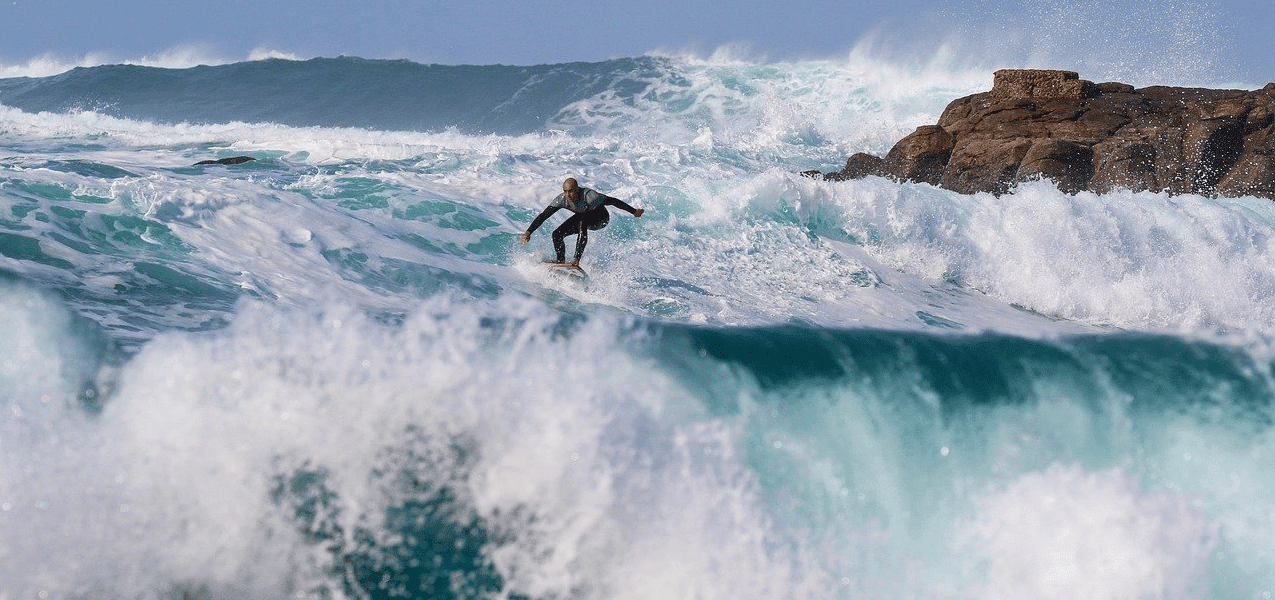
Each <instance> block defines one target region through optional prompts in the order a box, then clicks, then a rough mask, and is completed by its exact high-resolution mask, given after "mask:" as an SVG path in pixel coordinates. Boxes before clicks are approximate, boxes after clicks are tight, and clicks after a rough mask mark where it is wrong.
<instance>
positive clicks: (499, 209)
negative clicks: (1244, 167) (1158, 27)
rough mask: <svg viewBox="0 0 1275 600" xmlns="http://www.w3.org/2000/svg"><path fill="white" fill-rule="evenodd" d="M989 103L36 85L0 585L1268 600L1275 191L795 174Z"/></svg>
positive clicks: (980, 82)
mask: <svg viewBox="0 0 1275 600" xmlns="http://www.w3.org/2000/svg"><path fill="white" fill-rule="evenodd" d="M990 79H991V76H990V74H989V73H984V72H976V71H971V72H964V71H961V70H958V69H952V68H946V67H945V68H937V67H932V68H931V69H930V70H928V71H923V70H913V71H909V70H907V69H899V68H896V67H892V66H891V65H889V64H885V63H879V62H877V63H872V62H867V63H865V62H863V60H861V59H850V60H847V61H843V62H799V63H786V64H755V63H746V62H729V61H701V60H692V59H681V58H660V57H643V58H634V59H620V60H615V61H608V62H602V63H578V64H571V65H547V66H539V67H497V66H490V67H439V66H426V65H417V64H412V63H408V62H403V61H372V60H363V59H356V58H341V59H319V60H314V61H304V62H301V61H282V60H268V61H256V62H249V63H239V64H233V65H222V66H217V67H194V68H189V69H154V68H145V67H135V66H103V67H93V68H87V69H76V70H73V71H70V72H67V73H64V74H62V75H58V76H53V77H45V78H20V79H7V80H0V105H2V106H0V332H3V334H4V335H3V336H0V453H3V456H4V457H5V460H4V461H3V463H0V464H2V466H0V598H6V599H7V598H31V597H37V598H103V597H111V598H115V597H118V598H172V599H174V600H175V599H178V598H209V599H213V598H217V599H220V598H280V597H285V596H290V597H297V598H399V597H413V598H534V599H550V598H630V597H631V598H653V597H669V598H768V599H769V598H803V599H804V598H911V597H944V598H1022V597H1035V598H1055V597H1056V598H1077V597H1083V598H1147V597H1154V598H1263V597H1267V596H1268V595H1269V593H1270V592H1271V591H1272V589H1273V588H1275V568H1273V567H1275V541H1273V540H1272V538H1271V536H1270V535H1269V532H1270V531H1271V530H1272V528H1273V526H1275V513H1272V512H1271V509H1270V506H1269V502H1268V501H1267V500H1266V499H1267V498H1269V497H1271V496H1272V495H1273V494H1272V492H1275V489H1272V488H1275V478H1272V476H1271V473H1272V472H1273V471H1275V470H1273V469H1272V467H1275V458H1272V457H1273V456H1275V455H1272V450H1273V449H1272V447H1271V444H1272V437H1271V422H1272V417H1273V415H1272V406H1271V401H1272V398H1275V390H1273V380H1272V364H1273V360H1272V356H1273V354H1272V344H1271V335H1272V333H1273V332H1275V304H1273V303H1272V302H1271V300H1270V299H1271V298H1272V296H1273V295H1275V275H1272V274H1273V273H1275V268H1273V267H1275V265H1272V264H1271V262H1272V259H1271V258H1270V256H1271V255H1272V253H1271V247H1270V246H1271V243H1272V239H1275V238H1273V236H1272V234H1273V233H1275V205H1272V204H1271V203H1270V202H1269V201H1268V200H1262V199H1255V198H1239V199H1208V198H1201V197H1195V196H1175V197H1170V196H1166V195H1158V194H1148V193H1142V194H1132V193H1127V192H1116V193H1112V194H1107V195H1102V196H1099V195H1093V194H1079V195H1076V196H1068V195H1065V194H1062V193H1060V192H1058V191H1057V190H1056V189H1055V188H1054V187H1053V186H1052V185H1050V184H1049V183H1047V182H1032V183H1027V184H1023V185H1021V186H1020V187H1019V188H1017V189H1016V190H1014V192H1013V193H1011V194H1008V195H1006V196H1004V197H1001V198H993V197H991V196H986V195H974V196H961V195H957V194H952V193H950V192H947V191H944V190H939V189H936V188H933V187H930V186H926V185H921V184H900V183H895V182H890V181H885V180H881V179H865V180H860V181H847V182H825V181H819V180H814V179H809V178H804V177H801V176H800V175H798V173H799V172H800V171H803V170H806V169H820V170H825V171H828V170H835V169H837V168H839V167H840V164H841V163H842V162H843V161H844V160H845V157H846V156H848V155H849V154H851V153H853V152H856V151H861V150H866V151H871V152H877V153H883V152H884V151H885V150H886V149H888V148H889V146H890V145H891V144H892V143H893V141H894V140H897V139H899V138H900V137H902V136H903V135H906V134H907V133H908V132H910V131H911V130H912V129H913V128H914V127H916V126H918V125H921V124H927V123H933V122H935V120H936V119H937V116H938V114H939V113H940V112H941V111H942V109H943V107H944V106H945V105H946V104H947V102H949V101H950V100H952V99H954V98H956V97H959V96H961V95H965V94H969V93H973V92H976V91H981V90H983V89H986V88H987V87H988V86H989V85H990ZM239 155H247V156H252V157H253V158H255V159H256V160H254V161H251V162H248V163H244V164H241V165H230V166H226V165H210V166H192V165H193V164H194V163H195V162H197V161H200V160H204V159H208V158H221V157H229V156H239ZM567 176H573V177H576V178H578V179H580V181H581V182H582V183H583V184H584V185H587V186H591V187H595V188H597V189H599V190H600V191H603V192H605V193H608V194H610V195H613V196H616V197H619V198H621V199H624V200H625V201H626V202H629V203H630V204H632V205H634V206H637V207H641V208H645V209H646V211H647V212H646V214H645V216H644V217H642V218H640V219H634V218H632V217H630V216H629V215H627V214H624V213H615V214H614V215H613V218H612V220H611V224H610V225H609V226H608V227H607V228H605V229H604V230H602V231H599V232H595V233H594V234H593V235H591V236H590V244H589V249H588V251H587V253H586V254H585V257H584V260H583V262H582V265H583V267H584V268H585V269H586V270H588V271H589V273H590V277H589V278H588V279H587V280H584V281H578V280H575V279H568V278H558V277H553V276H551V275H550V274H549V273H547V272H545V271H544V270H543V269H542V267H541V266H540V264H539V263H540V260H541V259H542V258H545V257H547V256H548V255H549V253H550V252H551V249H550V244H549V235H548V232H549V231H550V230H551V228H552V227H553V226H556V224H557V223H558V222H560V221H561V220H562V218H563V216H562V215H557V216H555V217H554V218H553V219H551V221H550V223H548V224H546V225H545V228H544V229H542V230H540V231H538V232H536V235H535V236H534V237H533V239H532V243H531V244H530V245H528V246H526V247H523V246H520V245H518V244H517V237H518V235H519V233H520V232H521V231H523V230H524V229H525V228H526V226H527V224H528V223H529V222H530V221H531V219H532V218H534V217H535V215H536V214H538V213H539V211H540V210H541V209H542V208H543V207H544V205H545V204H547V203H548V201H549V200H550V199H551V198H552V197H553V195H555V194H556V193H557V190H558V186H559V185H560V182H561V180H562V179H563V178H565V177H567Z"/></svg>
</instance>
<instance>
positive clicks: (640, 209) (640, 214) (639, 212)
mask: <svg viewBox="0 0 1275 600" xmlns="http://www.w3.org/2000/svg"><path fill="white" fill-rule="evenodd" d="M644 212H646V209H645V208H639V209H635V210H634V211H633V216H635V217H640V216H642V213H644Z"/></svg>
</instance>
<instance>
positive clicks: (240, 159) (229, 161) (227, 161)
mask: <svg viewBox="0 0 1275 600" xmlns="http://www.w3.org/2000/svg"><path fill="white" fill-rule="evenodd" d="M250 160H257V159H255V158H253V157H251V156H231V157H229V158H218V159H215V160H214V159H211V158H210V159H208V160H201V161H199V162H197V163H195V166H196V167H198V166H199V165H237V164H241V163H246V162H248V161H250Z"/></svg>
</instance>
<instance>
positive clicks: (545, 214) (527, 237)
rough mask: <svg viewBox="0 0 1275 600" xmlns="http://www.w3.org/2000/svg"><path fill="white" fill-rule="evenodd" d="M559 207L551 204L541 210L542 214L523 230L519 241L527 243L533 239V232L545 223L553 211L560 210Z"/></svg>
mask: <svg viewBox="0 0 1275 600" xmlns="http://www.w3.org/2000/svg"><path fill="white" fill-rule="evenodd" d="M558 208H559V207H557V206H550V207H548V208H545V209H544V210H543V211H541V212H540V214H539V215H538V216H537V217H536V218H535V219H534V220H532V221H531V226H529V227H527V230H526V231H524V232H522V237H521V238H518V243H520V244H526V243H527V242H529V241H531V234H532V233H533V232H535V231H536V229H539V228H540V226H541V225H544V222H545V219H548V218H549V216H550V215H552V214H553V213H556V212H558Z"/></svg>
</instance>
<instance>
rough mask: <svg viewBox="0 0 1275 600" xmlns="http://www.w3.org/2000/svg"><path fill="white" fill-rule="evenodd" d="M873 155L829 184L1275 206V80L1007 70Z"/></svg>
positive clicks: (858, 158) (853, 160)
mask: <svg viewBox="0 0 1275 600" xmlns="http://www.w3.org/2000/svg"><path fill="white" fill-rule="evenodd" d="M874 159H875V157H871V156H870V155H864V154H858V155H856V156H855V157H851V161H848V162H847V164H846V168H845V169H843V170H842V171H841V172H839V173H830V174H828V175H826V177H827V178H829V179H851V178H857V177H863V176H866V175H869V174H871V175H881V176H885V177H892V178H895V179H899V180H906V181H917V182H926V183H931V184H935V185H939V186H942V187H945V188H948V189H951V190H954V191H957V192H961V193H967V194H969V193H977V192H991V193H994V194H1002V193H1005V192H1007V191H1008V190H1010V189H1011V188H1012V186H1014V185H1016V184H1017V183H1020V182H1023V181H1027V180H1030V179H1034V178H1038V177H1044V178H1048V179H1050V180H1052V181H1053V182H1055V184H1056V185H1057V186H1058V188H1059V189H1060V190H1063V191H1065V192H1068V193H1077V192H1081V191H1086V190H1090V191H1096V192H1099V193H1106V192H1110V191H1112V190H1116V189H1128V190H1133V191H1154V192H1160V191H1165V192H1169V193H1171V194H1183V193H1195V194H1204V195H1215V194H1224V195H1257V196H1263V197H1267V198H1272V199H1275V83H1272V84H1268V85H1267V86H1266V87H1264V88H1262V89H1260V90H1255V91H1241V90H1212V89H1200V88H1175V87H1164V86H1152V87H1148V88H1142V89H1135V88H1134V87H1133V86H1130V85H1127V84H1123V83H1117V82H1108V83H1101V84H1094V83H1092V82H1089V81H1085V80H1083V79H1080V77H1079V75H1078V74H1076V73H1074V72H1072V71H1050V70H1037V69H1006V70H1000V71H997V72H996V73H995V77H994V81H993V85H992V89H991V91H988V92H984V93H980V94H974V95H971V96H966V97H964V98H958V99H956V100H953V101H952V102H951V103H950V104H948V106H947V108H946V109H945V110H944V111H943V114H942V115H941V116H940V117H939V121H938V124H937V125H929V126H924V127H920V128H918V129H917V130H916V131H915V132H913V133H912V134H910V135H908V136H907V137H905V138H903V139H902V140H900V141H899V142H898V143H897V144H895V146H894V147H893V148H891V149H890V152H889V153H888V154H887V155H886V157H885V158H884V159H875V160H874ZM878 161H879V162H878ZM852 163H853V165H852Z"/></svg>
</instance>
